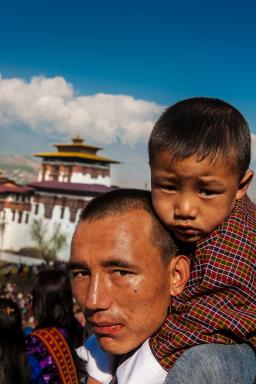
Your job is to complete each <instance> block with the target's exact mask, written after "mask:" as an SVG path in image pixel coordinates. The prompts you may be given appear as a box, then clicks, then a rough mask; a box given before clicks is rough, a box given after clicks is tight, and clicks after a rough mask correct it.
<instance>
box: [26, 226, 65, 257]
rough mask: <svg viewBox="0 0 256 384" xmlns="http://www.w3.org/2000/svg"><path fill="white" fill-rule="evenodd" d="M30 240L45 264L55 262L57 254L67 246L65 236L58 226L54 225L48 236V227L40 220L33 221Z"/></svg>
mask: <svg viewBox="0 0 256 384" xmlns="http://www.w3.org/2000/svg"><path fill="white" fill-rule="evenodd" d="M31 238H32V240H33V241H34V242H35V244H36V246H37V248H38V250H39V254H40V257H41V258H42V259H44V260H45V261H47V262H49V261H55V260H57V255H58V252H60V251H61V250H62V249H63V248H64V247H65V246H66V244H67V239H66V235H65V234H64V233H62V232H61V230H60V224H58V225H56V227H55V229H54V231H53V233H52V235H51V236H49V234H48V225H47V223H46V222H43V220H42V219H39V220H34V221H33V224H32V227H31Z"/></svg>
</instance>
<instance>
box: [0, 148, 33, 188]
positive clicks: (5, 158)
mask: <svg viewBox="0 0 256 384" xmlns="http://www.w3.org/2000/svg"><path fill="white" fill-rule="evenodd" d="M39 168H40V162H38V161H37V160H35V159H33V158H32V157H30V156H27V155H11V154H6V155H0V170H2V171H3V172H4V176H6V177H8V178H10V179H12V180H14V181H16V182H17V183H19V184H27V183H30V182H32V181H35V180H36V179H37V175H38V171H39Z"/></svg>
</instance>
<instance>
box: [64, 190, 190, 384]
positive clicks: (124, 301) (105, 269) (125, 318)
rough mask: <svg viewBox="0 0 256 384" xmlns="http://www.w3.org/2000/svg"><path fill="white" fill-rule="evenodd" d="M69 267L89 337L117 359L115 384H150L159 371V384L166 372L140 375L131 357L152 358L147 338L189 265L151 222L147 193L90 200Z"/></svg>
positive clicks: (153, 368)
mask: <svg viewBox="0 0 256 384" xmlns="http://www.w3.org/2000/svg"><path fill="white" fill-rule="evenodd" d="M69 267H70V270H71V271H72V284H73V292H74V295H75V297H76V299H77V302H78V304H79V305H80V306H81V308H83V310H84V313H85V316H86V319H87V322H88V325H89V327H90V328H91V331H92V332H93V333H94V334H95V335H96V336H97V340H98V342H99V344H100V346H101V348H102V349H103V350H104V351H106V352H109V353H111V354H114V355H117V356H119V357H120V358H119V362H118V365H119V368H118V369H117V380H118V382H119V383H128V382H129V383H137V384H138V383H140V382H147V383H155V382H156V381H155V379H154V375H155V374H156V372H157V378H158V382H159V383H160V382H161V383H163V382H164V380H165V376H166V372H165V371H164V370H163V369H162V371H161V370H160V371H159V367H156V365H155V364H156V363H155V361H154V359H152V361H151V362H150V364H149V369H147V371H144V372H140V370H139V368H138V367H139V361H136V358H137V350H138V348H139V349H140V350H141V349H143V351H144V356H145V358H147V357H148V356H151V354H150V353H149V352H150V351H149V345H148V343H147V339H148V338H149V337H150V336H151V335H153V334H154V333H155V332H156V331H157V330H158V329H159V328H160V327H161V325H162V324H163V322H164V320H165V318H166V316H167V313H168V310H169V309H170V297H172V296H175V295H178V294H179V293H181V292H182V290H183V288H184V286H185V284H186V281H187V279H188V277H189V260H188V258H187V257H186V256H183V255H178V252H177V248H176V246H175V243H174V241H173V239H172V238H171V237H170V234H169V233H168V231H167V230H166V229H165V227H164V226H163V225H162V224H161V223H160V222H159V220H158V219H157V218H156V217H155V215H154V213H153V211H152V207H151V199H150V194H149V193H147V192H144V191H136V190H117V191H113V192H110V193H108V194H105V195H102V196H100V197H98V198H96V199H94V200H93V201H91V202H90V203H89V204H88V206H87V207H86V208H85V209H84V210H83V212H82V214H81V218H80V223H79V224H78V226H77V229H76V231H75V234H74V237H73V240H72V246H71V257H70V261H69ZM140 356H141V354H140ZM130 367H132V368H134V367H135V369H134V371H133V370H131V368H130ZM136 367H137V369H136ZM157 370H158V371H157ZM135 371H136V379H135V378H134V379H133V374H134V372H135ZM138 374H139V375H140V377H138ZM97 377H98V376H97ZM107 382H108V381H107Z"/></svg>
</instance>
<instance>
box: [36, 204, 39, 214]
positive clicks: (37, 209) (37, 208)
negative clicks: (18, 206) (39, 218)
mask: <svg viewBox="0 0 256 384" xmlns="http://www.w3.org/2000/svg"><path fill="white" fill-rule="evenodd" d="M38 211H39V204H36V205H35V215H38Z"/></svg>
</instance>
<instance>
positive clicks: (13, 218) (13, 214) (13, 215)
mask: <svg viewBox="0 0 256 384" xmlns="http://www.w3.org/2000/svg"><path fill="white" fill-rule="evenodd" d="M14 220H15V211H12V221H14Z"/></svg>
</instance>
